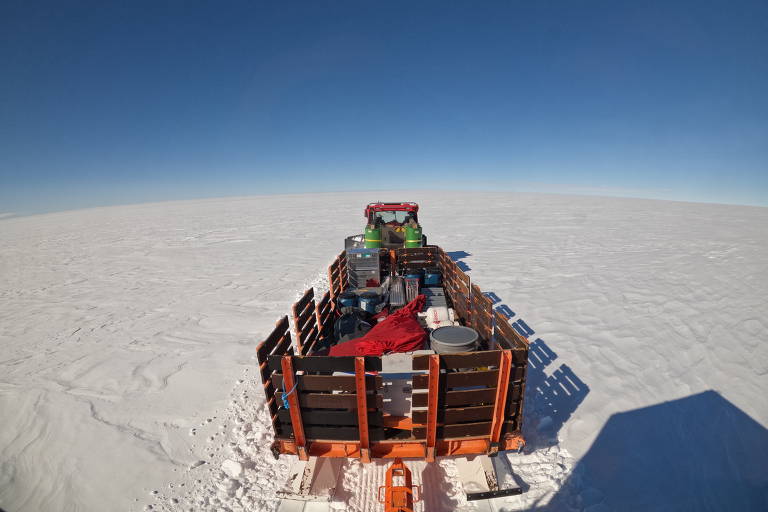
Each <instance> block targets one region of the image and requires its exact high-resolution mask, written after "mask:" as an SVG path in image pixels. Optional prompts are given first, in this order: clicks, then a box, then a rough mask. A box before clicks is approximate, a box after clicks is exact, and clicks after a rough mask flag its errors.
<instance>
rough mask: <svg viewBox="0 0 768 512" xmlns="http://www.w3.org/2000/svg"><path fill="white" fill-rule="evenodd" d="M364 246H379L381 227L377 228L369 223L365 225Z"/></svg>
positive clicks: (376, 247) (372, 247)
mask: <svg viewBox="0 0 768 512" xmlns="http://www.w3.org/2000/svg"><path fill="white" fill-rule="evenodd" d="M365 248H366V249H379V248H381V228H377V227H375V226H372V225H370V224H369V225H368V226H366V227H365Z"/></svg>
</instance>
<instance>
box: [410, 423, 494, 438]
mask: <svg viewBox="0 0 768 512" xmlns="http://www.w3.org/2000/svg"><path fill="white" fill-rule="evenodd" d="M426 433H427V429H426V428H425V427H414V428H413V437H415V438H416V439H424V438H425V437H426ZM490 433H491V422H490V421H487V422H486V421H484V422H478V423H460V424H458V425H444V426H442V427H437V438H438V439H449V438H458V437H473V436H487V435H490Z"/></svg>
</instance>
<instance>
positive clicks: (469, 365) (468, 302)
mask: <svg viewBox="0 0 768 512" xmlns="http://www.w3.org/2000/svg"><path fill="white" fill-rule="evenodd" d="M373 204H374V205H391V204H392V203H373ZM397 204H406V205H414V203H397ZM414 206H415V205H414ZM384 207H386V206H384ZM416 208H418V206H416ZM366 216H367V218H368V220H369V224H368V227H371V226H375V224H372V223H370V221H371V220H372V219H373V217H374V216H375V211H373V210H372V209H371V205H369V207H368V208H366ZM414 220H415V217H410V218H408V219H407V220H405V221H407V222H411V223H412V224H413V221H414ZM395 227H396V226H395ZM399 232H402V233H403V234H405V230H402V231H397V230H393V231H392V233H399ZM377 235H378V232H376V231H375V230H372V232H370V233H369V230H368V228H367V229H366V234H365V235H359V236H357V237H350V238H348V239H347V243H346V244H345V245H346V248H345V250H343V251H342V252H341V253H340V254H339V255H338V256H337V257H336V258H335V260H334V261H333V263H332V264H331V265H330V267H329V268H328V282H329V288H330V289H329V290H328V291H327V292H326V293H324V294H323V295H322V296H321V297H316V295H315V291H314V290H313V289H311V288H310V289H308V290H307V291H306V292H305V293H304V294H303V295H302V297H301V298H300V299H299V300H298V301H297V302H296V303H295V304H294V305H293V307H292V309H291V315H290V320H289V317H288V315H286V316H284V317H282V318H281V319H279V320H278V322H277V324H276V326H275V328H274V330H273V331H272V333H271V334H269V336H268V337H267V338H266V339H265V340H264V341H263V342H261V343H260V344H259V345H258V347H257V349H256V354H257V359H258V364H259V368H260V373H261V378H262V381H263V385H264V392H265V395H266V400H267V407H268V409H269V414H270V415H271V419H272V427H273V430H274V439H275V440H274V443H273V444H272V447H271V448H272V453H273V454H274V455H275V457H280V456H283V455H293V456H296V457H297V459H298V460H297V462H296V464H295V465H294V468H293V469H292V472H291V477H290V478H289V482H288V483H287V484H286V487H285V489H284V491H283V492H281V497H282V498H283V501H282V502H281V505H280V508H279V510H321V509H319V508H317V507H315V506H314V505H312V506H310V503H312V502H315V503H316V502H322V501H326V502H327V501H329V500H331V499H332V498H333V494H334V490H335V487H336V485H337V483H338V481H339V474H338V473H339V471H340V468H341V467H342V462H343V461H344V459H350V458H354V459H359V460H360V461H362V462H363V463H368V462H371V461H372V460H373V459H392V461H393V464H392V466H391V467H390V469H389V471H388V472H387V475H386V483H385V484H384V485H383V486H382V488H381V489H380V490H379V491H380V493H379V499H380V501H381V502H382V503H383V506H382V510H386V511H387V512H391V511H402V512H407V511H410V510H413V506H414V502H416V501H418V499H419V494H420V492H419V489H418V488H416V487H414V486H412V485H411V483H410V482H411V475H410V471H409V469H408V467H407V465H406V464H405V463H404V462H403V460H404V459H422V460H425V461H427V462H434V461H435V460H436V459H437V458H438V457H449V456H450V457H454V458H456V464H457V467H458V469H459V474H460V477H461V480H462V482H463V485H464V489H465V491H466V492H467V498H468V499H469V500H472V499H486V498H492V497H496V496H502V495H511V494H518V493H520V489H519V488H517V487H514V488H511V489H500V488H499V485H498V483H497V478H496V474H495V471H494V469H493V464H492V461H491V459H489V457H493V456H495V455H496V454H497V453H498V452H499V451H503V450H519V449H521V448H522V447H523V445H524V443H525V441H524V439H523V436H522V433H521V426H522V415H523V398H524V395H525V382H526V371H527V363H528V342H527V340H526V339H525V338H523V337H521V336H520V335H519V334H518V333H517V331H515V330H514V329H513V328H512V327H511V326H510V325H509V323H508V322H507V320H506V318H505V317H504V316H503V315H501V313H499V312H497V311H494V309H493V307H492V302H491V300H490V299H489V298H488V297H486V295H485V294H484V293H483V292H482V290H481V289H480V288H479V287H478V286H477V285H475V284H472V282H471V279H470V277H469V276H468V275H467V274H465V273H464V272H463V271H462V270H461V269H460V268H459V267H458V265H457V264H456V263H455V262H454V261H453V260H452V259H451V258H450V257H449V256H448V255H447V254H446V252H445V251H443V249H441V248H440V247H438V246H436V245H425V241H426V239H425V238H423V235H421V231H420V228H419V230H418V231H416V230H414V229H411V230H409V232H408V235H411V240H412V242H411V243H412V244H416V242H417V239H416V238H415V237H416V236H418V245H419V246H418V247H405V245H406V242H405V240H408V238H406V237H403V241H402V242H401V243H397V242H394V243H393V244H392V245H391V246H390V247H383V244H382V245H377V243H376V238H375V236H377ZM391 238H392V239H394V238H395V237H394V236H393V237H391ZM416 306H418V307H417V308H416ZM407 308H410V309H411V310H413V309H421V311H416V312H415V313H414V315H413V316H412V319H413V318H415V319H416V321H418V322H419V325H421V326H422V327H421V328H422V329H423V332H424V341H423V343H421V344H419V346H418V347H417V348H416V349H414V350H408V351H406V352H402V351H399V350H398V344H397V340H390V339H388V338H387V335H386V333H387V332H389V331H386V330H383V331H382V329H383V327H382V325H385V322H387V319H388V318H391V317H394V316H395V315H398V314H400V316H402V317H405V316H408V311H406V309H407ZM401 310H403V311H401ZM398 312H400V313H398ZM350 315H351V316H350ZM355 315H368V316H367V317H360V316H357V317H356V316H355ZM342 317H344V318H342ZM384 317H386V318H384ZM349 318H352V320H353V321H351V322H346V323H345V322H344V320H346V319H349ZM382 318H383V319H382ZM366 323H367V328H366V325H365V324H366ZM390 323H394V322H390ZM412 323H413V322H411V324H412ZM340 324H342V325H341V326H340ZM291 325H292V327H291ZM345 325H346V326H347V327H350V326H351V328H347V329H346V330H345V327H344V326H345ZM361 325H362V328H361ZM397 326H402V322H400V323H398V324H397ZM377 331H378V335H376V333H377ZM382 332H384V335H382ZM391 332H394V331H391ZM371 339H373V340H374V341H375V342H371V341H370V340H371ZM366 340H368V341H366ZM355 342H357V345H355ZM342 346H345V347H346V348H345V349H344V351H343V352H344V353H347V354H350V353H351V354H352V355H343V356H336V355H333V353H334V351H337V352H338V349H339V347H342ZM393 347H394V350H389V349H392V348H393ZM410 347H411V348H413V345H410ZM377 351H379V352H382V353H381V354H375V355H370V353H371V352H374V353H375V352H377ZM387 352H388V353H387ZM306 507H309V508H306Z"/></svg>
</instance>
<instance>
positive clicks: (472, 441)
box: [273, 435, 525, 459]
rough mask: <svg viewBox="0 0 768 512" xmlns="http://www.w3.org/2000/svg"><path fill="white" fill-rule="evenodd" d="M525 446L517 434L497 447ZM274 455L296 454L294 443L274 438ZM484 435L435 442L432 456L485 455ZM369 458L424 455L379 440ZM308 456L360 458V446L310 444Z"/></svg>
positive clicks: (415, 447) (420, 447)
mask: <svg viewBox="0 0 768 512" xmlns="http://www.w3.org/2000/svg"><path fill="white" fill-rule="evenodd" d="M524 445H525V441H524V440H523V437H522V436H520V435H507V436H505V437H504V439H502V441H501V443H500V444H499V449H500V450H518V449H520V448H522V447H523V446H524ZM273 446H274V448H275V449H276V451H277V452H278V453H282V454H286V455H296V454H297V453H298V448H297V446H296V442H295V441H293V440H290V439H278V440H276V441H275V442H274V443H273ZM489 446H490V442H489V441H488V436H481V437H463V438H461V439H448V440H441V441H437V443H436V445H435V456H437V457H444V456H448V455H481V454H486V453H488V448H489ZM370 450H371V457H372V458H376V459H392V458H396V457H401V458H404V459H422V458H424V457H425V455H426V453H425V450H424V443H423V441H380V442H372V443H370ZM307 453H308V454H309V455H310V456H312V457H339V458H349V459H356V458H359V457H360V443H357V442H346V443H345V442H343V441H313V442H312V443H311V444H310V445H309V447H308V450H307Z"/></svg>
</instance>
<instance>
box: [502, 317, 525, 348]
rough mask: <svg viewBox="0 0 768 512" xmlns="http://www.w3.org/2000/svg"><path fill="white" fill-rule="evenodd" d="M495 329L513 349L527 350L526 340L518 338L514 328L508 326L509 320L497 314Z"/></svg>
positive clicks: (518, 334)
mask: <svg viewBox="0 0 768 512" xmlns="http://www.w3.org/2000/svg"><path fill="white" fill-rule="evenodd" d="M496 329H497V330H498V331H499V332H501V334H502V335H503V336H504V338H505V339H506V340H507V341H509V342H510V343H511V344H512V348H514V349H527V348H528V345H529V343H528V340H527V339H525V338H523V337H522V336H520V333H518V332H517V331H516V330H515V328H514V327H512V326H511V325H510V324H509V320H507V319H506V318H504V316H503V315H501V314H500V313H498V312H497V316H496Z"/></svg>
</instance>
